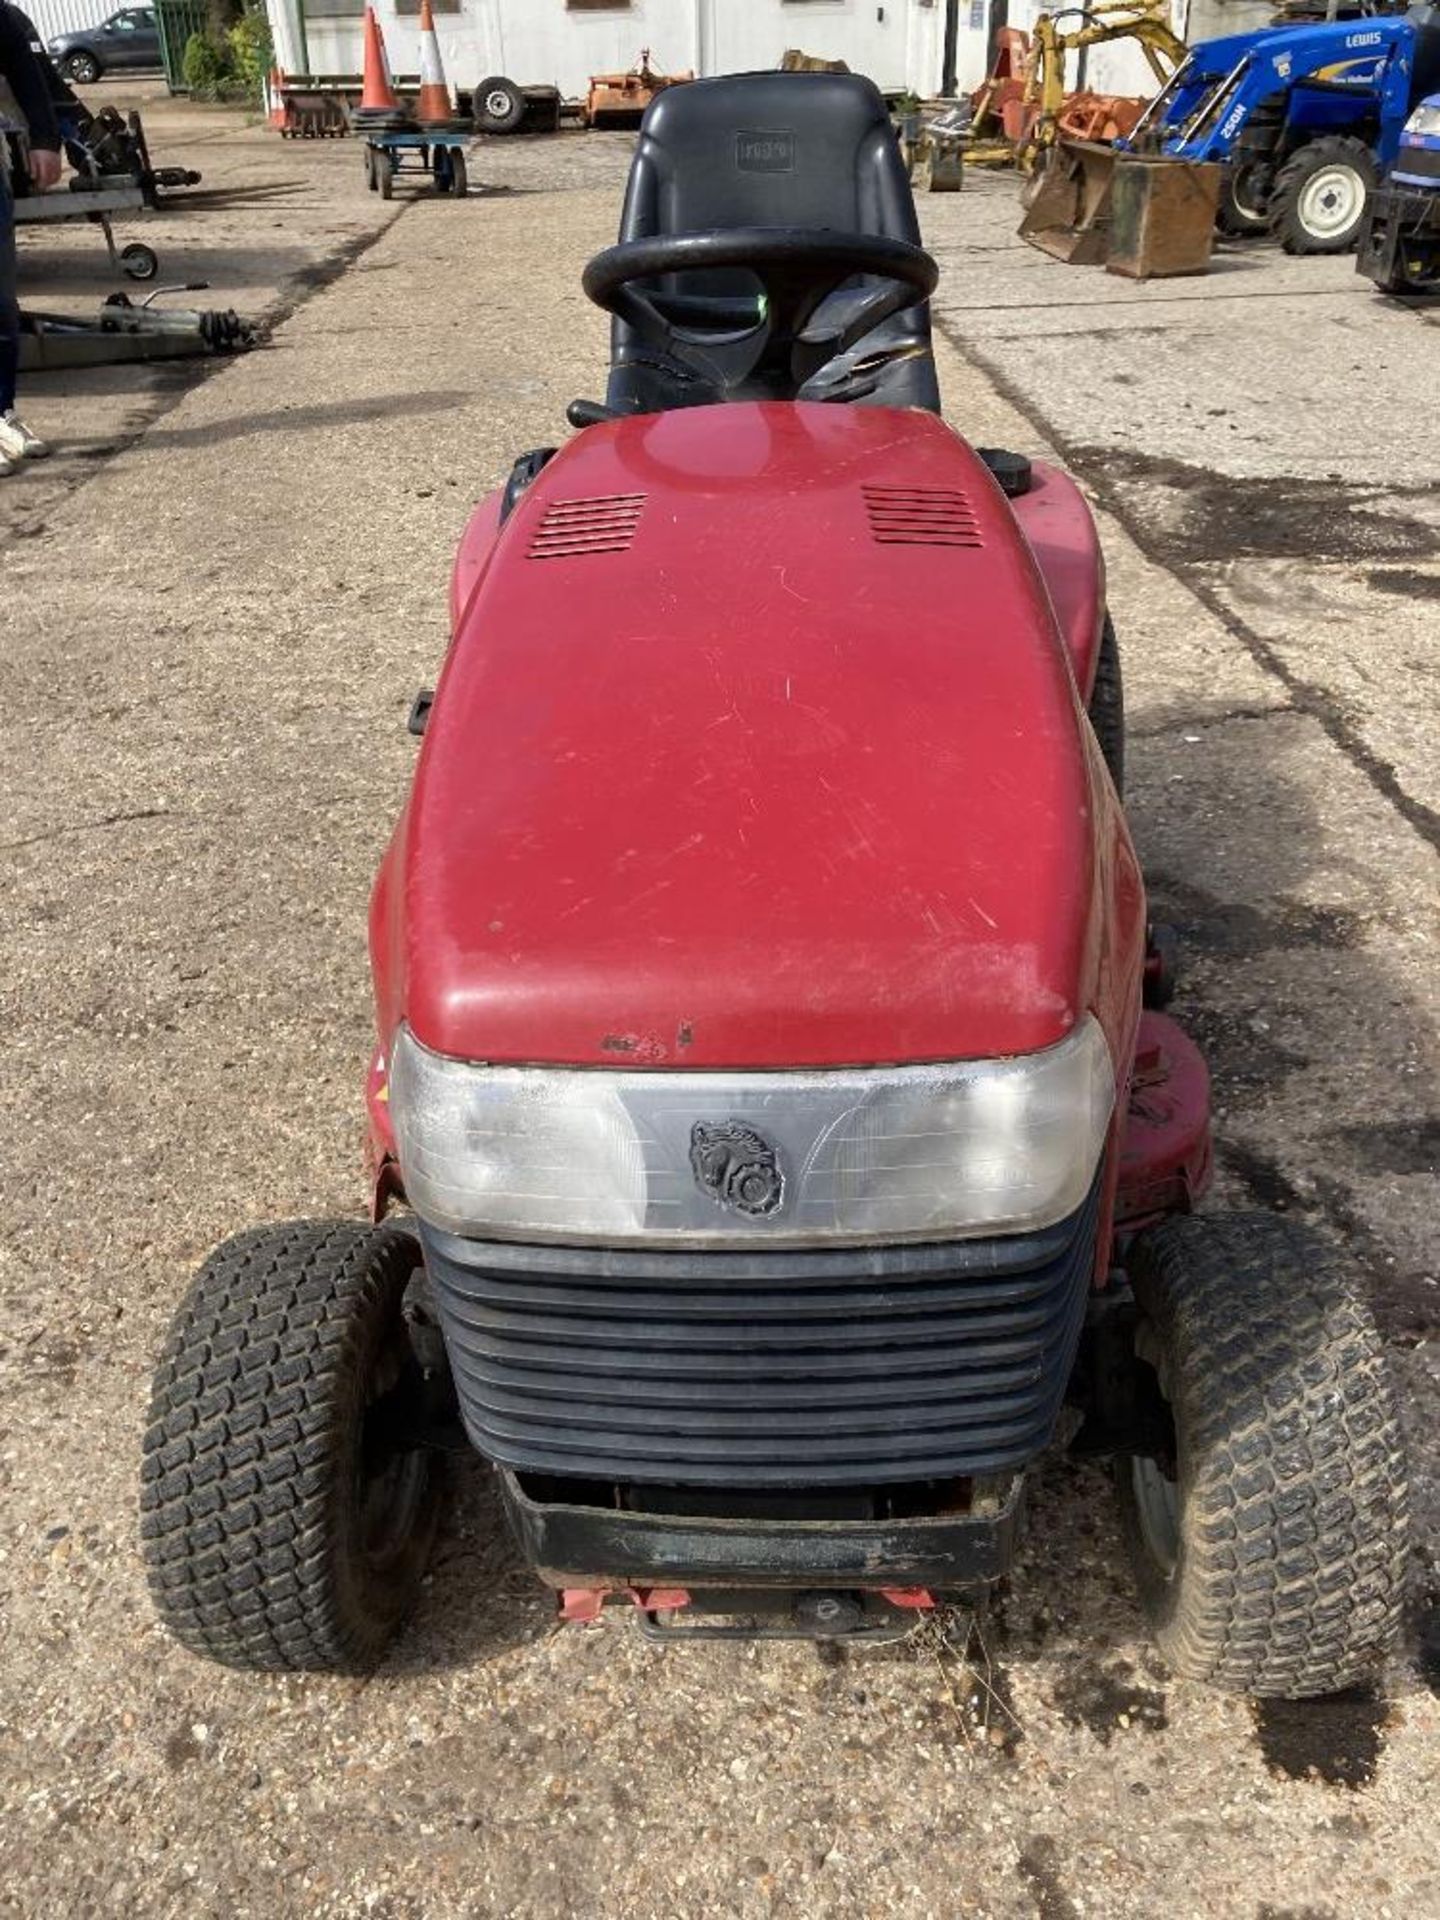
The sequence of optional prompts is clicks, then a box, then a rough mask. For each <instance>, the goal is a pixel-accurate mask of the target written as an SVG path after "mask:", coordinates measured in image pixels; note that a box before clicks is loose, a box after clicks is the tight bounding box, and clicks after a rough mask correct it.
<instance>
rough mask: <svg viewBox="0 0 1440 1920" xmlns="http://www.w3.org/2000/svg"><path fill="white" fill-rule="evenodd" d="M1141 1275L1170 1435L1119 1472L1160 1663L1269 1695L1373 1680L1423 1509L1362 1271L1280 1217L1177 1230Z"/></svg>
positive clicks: (1148, 1251)
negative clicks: (1415, 1496) (1413, 1511)
mask: <svg viewBox="0 0 1440 1920" xmlns="http://www.w3.org/2000/svg"><path fill="white" fill-rule="evenodd" d="M1125 1264H1126V1270H1127V1273H1128V1275H1129V1278H1130V1282H1131V1285H1132V1287H1133V1289H1134V1293H1135V1300H1136V1306H1137V1308H1138V1312H1139V1319H1138V1324H1137V1330H1136V1336H1135V1351H1136V1355H1137V1358H1138V1359H1139V1360H1140V1361H1141V1362H1142V1363H1143V1364H1144V1365H1145V1366H1147V1367H1149V1368H1152V1369H1153V1372H1154V1378H1155V1380H1156V1382H1157V1383H1158V1386H1159V1390H1160V1396H1161V1403H1162V1406H1163V1407H1168V1424H1169V1427H1170V1431H1169V1433H1167V1435H1166V1437H1165V1439H1164V1441H1163V1444H1162V1446H1161V1448H1160V1450H1159V1451H1157V1452H1156V1453H1154V1454H1151V1455H1144V1456H1138V1455H1137V1456H1133V1457H1130V1458H1123V1459H1121V1460H1120V1461H1118V1462H1117V1480H1118V1486H1119V1494H1120V1509H1121V1520H1122V1524H1123V1528H1124V1532H1125V1536H1126V1542H1127V1545H1128V1547H1129V1550H1130V1556H1131V1559H1132V1561H1133V1564H1134V1569H1135V1574H1136V1578H1137V1581H1138V1583H1139V1588H1140V1598H1141V1601H1142V1604H1143V1606H1144V1609H1145V1613H1146V1615H1147V1616H1148V1619H1149V1623H1150V1627H1151V1630H1152V1632H1153V1633H1154V1635H1155V1639H1156V1641H1157V1643H1158V1645H1159V1648H1160V1651H1161V1653H1162V1654H1163V1655H1164V1657H1165V1659H1166V1660H1167V1661H1168V1662H1169V1664H1170V1666H1171V1667H1172V1668H1173V1669H1174V1670H1175V1672H1176V1673H1177V1674H1179V1675H1180V1676H1181V1677H1182V1678H1184V1679H1187V1680H1204V1681H1208V1682H1209V1683H1210V1684H1211V1685H1212V1686H1217V1687H1222V1688H1225V1689H1226V1690H1228V1691H1233V1692H1240V1693H1248V1694H1253V1695H1258V1696H1261V1697H1267V1698H1278V1699H1286V1700H1297V1699H1304V1698H1306V1697H1308V1696H1310V1695H1314V1694H1323V1693H1333V1692H1335V1691H1337V1690H1338V1689H1340V1688H1342V1687H1347V1686H1351V1685H1353V1684H1355V1683H1356V1682H1357V1681H1360V1680H1362V1679H1364V1678H1366V1677H1367V1676H1368V1675H1369V1674H1370V1673H1371V1672H1372V1670H1373V1669H1374V1668H1375V1667H1376V1665H1377V1664H1378V1663H1379V1662H1380V1661H1381V1660H1382V1659H1383V1658H1384V1656H1385V1653H1386V1650H1387V1649H1388V1648H1389V1646H1390V1645H1391V1642H1392V1641H1393V1639H1394V1637H1395V1634H1396V1632H1397V1631H1398V1629H1399V1625H1400V1614H1401V1605H1402V1599H1403V1590H1404V1583H1405V1562H1406V1551H1407V1511H1408V1501H1407V1488H1406V1473H1405V1460H1404V1453H1403V1449H1402V1444H1401V1437H1400V1428H1399V1423H1398V1421H1397V1418H1396V1413H1395V1403H1394V1399H1393V1397H1392V1393H1391V1388H1390V1381H1389V1377H1388V1374H1387V1370H1386V1363H1385V1355H1384V1352H1383V1349H1382V1347H1381V1344H1380V1336H1379V1334H1378V1333H1377V1331H1376V1328H1375V1323H1374V1321H1373V1319H1372V1318H1371V1315H1370V1310H1369V1308H1368V1306H1367V1305H1366V1304H1365V1301H1364V1299H1363V1297H1362V1295H1361V1292H1360V1289H1359V1286H1358V1283H1357V1281H1356V1279H1355V1277H1354V1275H1353V1274H1352V1273H1351V1272H1350V1271H1349V1269H1348V1267H1347V1265H1346V1263H1345V1262H1344V1261H1343V1260H1342V1259H1341V1257H1340V1256H1339V1255H1338V1253H1337V1252H1336V1251H1335V1249H1334V1248H1332V1247H1331V1246H1330V1245H1329V1244H1328V1243H1327V1242H1326V1241H1324V1240H1322V1239H1321V1238H1320V1237H1319V1236H1318V1235H1316V1234H1313V1233H1311V1232H1310V1231H1309V1230H1308V1229H1306V1228H1304V1227H1302V1226H1301V1225H1300V1224H1299V1223H1297V1222H1295V1221H1293V1220H1288V1219H1284V1218H1281V1217H1278V1216H1275V1215H1271V1214H1249V1213H1245V1214H1233V1215H1231V1216H1229V1217H1228V1218H1220V1219H1215V1220H1207V1219H1204V1218H1196V1217H1187V1218H1177V1219H1171V1220H1167V1221H1165V1222H1163V1223H1162V1224H1161V1225H1160V1226H1158V1227H1156V1228H1154V1229H1152V1230H1151V1231H1150V1232H1148V1233H1145V1234H1142V1235H1141V1236H1140V1237H1139V1238H1138V1239H1137V1241H1136V1242H1135V1243H1134V1245H1133V1246H1132V1247H1131V1249H1130V1251H1129V1253H1128V1254H1127V1256H1126V1262H1125ZM1163 1418H1164V1416H1163V1413H1162V1420H1163Z"/></svg>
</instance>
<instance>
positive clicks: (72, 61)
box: [61, 53, 101, 87]
mask: <svg viewBox="0 0 1440 1920" xmlns="http://www.w3.org/2000/svg"><path fill="white" fill-rule="evenodd" d="M61 72H62V73H63V74H64V75H65V78H66V79H67V80H73V81H75V82H76V84H77V85H79V86H82V87H91V86H94V84H95V82H96V81H97V80H98V79H99V78H100V73H101V67H100V62H99V61H98V60H97V59H96V58H95V56H94V54H93V53H72V54H71V55H70V56H69V58H68V59H67V60H66V62H65V64H64V66H63V67H62V68H61Z"/></svg>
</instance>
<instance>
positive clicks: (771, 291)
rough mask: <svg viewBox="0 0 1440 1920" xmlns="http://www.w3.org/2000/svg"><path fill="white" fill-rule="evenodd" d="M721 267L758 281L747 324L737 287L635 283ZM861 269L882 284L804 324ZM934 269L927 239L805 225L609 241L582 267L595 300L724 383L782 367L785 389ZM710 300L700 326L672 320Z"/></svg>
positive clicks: (662, 348) (873, 323) (917, 298)
mask: <svg viewBox="0 0 1440 1920" xmlns="http://www.w3.org/2000/svg"><path fill="white" fill-rule="evenodd" d="M722 267H744V268H748V269H749V271H750V272H752V273H753V274H754V275H755V276H756V278H757V279H758V280H759V282H760V285H761V287H762V289H763V299H761V300H760V301H759V302H756V303H754V305H755V306H758V310H759V311H758V317H757V318H754V319H752V320H750V323H749V324H748V325H747V324H745V319H746V318H748V314H746V313H745V307H746V304H747V303H743V302H737V301H735V300H734V299H733V298H719V299H717V300H715V301H714V302H713V303H711V302H707V301H704V300H703V299H695V298H687V297H685V296H683V295H666V294H664V293H661V292H659V291H658V290H656V289H655V288H647V287H643V286H641V285H639V284H637V283H639V282H642V281H652V280H657V279H659V278H661V277H662V276H663V275H665V274H671V273H687V272H696V271H700V270H704V271H709V270H712V269H717V268H722ZM857 274H868V275H872V276H874V277H875V278H877V279H880V280H883V281H884V282H885V284H884V285H883V286H879V287H876V288H875V289H873V291H871V292H868V293H864V294H862V295H861V296H860V297H858V298H857V299H855V300H853V301H847V302H846V303H845V306H844V309H843V312H841V313H840V314H839V315H838V317H837V320H836V321H835V323H834V324H831V325H828V326H826V325H822V326H820V327H814V326H812V325H811V324H810V323H811V321H812V320H813V318H814V316H815V312H816V309H817V308H818V307H819V306H820V304H821V302H822V301H823V300H824V299H825V298H826V296H827V295H828V294H831V293H833V292H834V291H835V289H836V288H837V287H840V286H843V285H844V283H845V282H846V281H847V280H852V279H854V278H855V276H856V275H857ZM939 278H940V269H939V268H938V267H937V266H936V264H935V262H934V261H933V260H932V259H931V257H930V255H929V254H928V253H926V252H925V250H924V248H923V247H915V246H911V245H910V244H909V242H908V241H905V240H890V239H886V238H885V237H884V236H882V235H880V234H872V233H839V232H831V231H829V230H827V229H824V228H821V229H819V230H818V231H817V230H816V229H814V228H811V227H731V228H728V229H726V230H724V231H722V232H716V233H676V234H664V235H659V236H657V237H656V238H654V239H651V240H627V241H624V242H622V243H621V245H619V246H618V247H607V248H606V250H605V252H604V253H598V254H596V256H595V258H594V259H593V260H592V261H591V262H590V264H589V266H588V267H586V269H585V274H584V279H583V282H582V284H583V286H584V288H585V291H586V293H587V294H588V295H589V296H590V298H591V299H592V300H593V301H594V302H595V304H596V305H597V306H600V307H604V308H605V309H606V311H607V312H609V313H613V314H614V315H615V316H616V317H617V318H618V319H620V320H623V321H624V323H625V325H626V326H627V327H630V328H631V329H632V330H633V331H634V333H635V334H636V335H637V336H638V337H639V338H640V339H641V340H642V341H643V342H644V343H645V345H646V346H648V347H652V348H654V349H655V351H656V352H658V353H664V354H668V355H669V356H670V358H671V359H673V360H678V361H679V362H680V363H681V365H682V366H685V367H688V368H689V369H690V370H691V371H692V372H693V373H695V374H697V375H698V376H699V377H700V378H701V379H702V380H705V381H707V382H709V383H711V384H712V385H714V386H715V387H717V388H719V389H720V390H721V391H722V392H727V391H729V390H731V389H733V388H735V387H738V386H740V385H741V384H742V383H743V382H744V381H745V380H747V379H749V378H750V377H751V375H752V374H755V373H757V372H760V371H766V372H769V371H774V372H775V373H777V374H779V375H782V376H783V377H784V379H785V383H786V385H788V386H789V387H790V388H792V389H797V388H799V387H801V386H803V385H804V383H805V382H806V381H807V380H809V379H811V378H812V377H813V376H814V375H815V374H816V373H818V372H819V371H820V369H821V368H822V367H823V366H825V365H826V364H827V363H828V362H829V361H831V360H833V359H834V358H835V357H836V355H837V354H842V353H848V352H849V350H850V348H851V347H853V346H854V345H855V344H856V342H857V341H859V340H863V339H864V337H865V335H866V334H867V333H872V332H873V331H874V330H875V328H876V327H878V326H879V325H880V323H881V322H882V321H884V320H888V319H889V318H890V316H891V315H892V314H896V313H903V312H905V311H907V310H908V309H909V308H911V307H918V306H919V305H920V304H921V302H922V301H923V300H925V299H926V298H927V297H928V295H930V294H931V293H933V292H934V290H935V283H936V282H937V280H938V279H939ZM666 308H668V309H669V311H668V312H667V311H666V310H665V309H666ZM707 310H708V311H709V312H710V313H711V315H712V320H711V327H710V330H709V331H708V332H705V333H696V332H693V331H691V330H689V329H687V328H685V327H684V326H683V325H681V324H679V322H680V321H681V320H682V319H683V318H685V317H687V316H688V315H689V314H695V315H697V316H698V314H699V313H701V312H704V311H707ZM742 316H743V317H742ZM717 322H718V325H719V328H720V330H719V331H717V330H716V323H717Z"/></svg>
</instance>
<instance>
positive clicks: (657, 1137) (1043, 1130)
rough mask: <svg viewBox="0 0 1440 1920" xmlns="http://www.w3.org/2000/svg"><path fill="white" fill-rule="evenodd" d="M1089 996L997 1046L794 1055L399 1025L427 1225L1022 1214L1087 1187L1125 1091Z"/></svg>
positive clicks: (978, 1228) (412, 1173) (737, 1232)
mask: <svg viewBox="0 0 1440 1920" xmlns="http://www.w3.org/2000/svg"><path fill="white" fill-rule="evenodd" d="M1114 1098H1115V1082H1114V1072H1113V1068H1112V1066H1111V1061H1110V1053H1109V1049H1108V1047H1107V1046H1106V1043H1105V1036H1104V1034H1103V1033H1102V1032H1101V1030H1100V1028H1099V1026H1098V1025H1097V1023H1096V1022H1095V1021H1094V1019H1092V1018H1091V1017H1090V1016H1089V1015H1087V1016H1086V1018H1085V1019H1084V1021H1083V1022H1082V1024H1081V1025H1080V1026H1078V1027H1077V1028H1076V1030H1075V1031H1074V1033H1072V1034H1071V1035H1070V1036H1069V1037H1068V1038H1067V1039H1066V1040H1064V1041H1062V1042H1061V1044H1060V1045H1059V1046H1056V1047H1051V1048H1049V1049H1047V1050H1046V1051H1045V1052H1043V1053H1033V1054H1024V1055H1020V1056H1018V1057H1016V1058H1013V1059H1007V1060H986V1061H978V1062H967V1063H959V1064H955V1065H941V1066H921V1067H878V1068H863V1069H862V1068H853V1069H851V1068H846V1069H841V1070H836V1071H815V1072H802V1071H796V1072H794V1073H670V1072H655V1073H609V1072H604V1071H599V1070H595V1071H589V1070H577V1069H570V1068H551V1067H481V1066H472V1065H469V1064H467V1063H466V1062H464V1061H460V1060H452V1059H448V1058H445V1057H444V1056H442V1055H440V1054H435V1053H431V1052H430V1051H429V1050H428V1049H427V1048H425V1047H422V1046H421V1045H420V1044H419V1042H418V1041H417V1040H416V1039H415V1038H414V1036H413V1035H412V1034H411V1033H410V1032H409V1030H408V1028H404V1027H402V1028H401V1030H400V1033H399V1037H398V1038H397V1040H396V1043H395V1047H394V1051H393V1054H392V1058H391V1063H390V1102H391V1111H392V1113H393V1115H394V1119H395V1136H396V1141H397V1144H398V1147H399V1152H400V1166H401V1171H402V1173H403V1174H404V1178H405V1189H406V1193H407V1195H408V1197H409V1199H410V1203H411V1205H412V1206H413V1207H414V1208H415V1210H416V1212H417V1213H418V1214H419V1215H420V1216H421V1218H422V1219H424V1220H426V1221H427V1222H429V1223H430V1224H431V1225H432V1226H436V1227H441V1228H446V1229H449V1230H450V1231H452V1232H455V1233H463V1234H468V1235H476V1236H480V1237H495V1238H501V1239H512V1240H516V1239H538V1240H570V1241H581V1242H597V1241H598V1242H602V1243H605V1244H609V1245H636V1244H655V1243H660V1244H665V1243H679V1244H684V1245H694V1246H714V1247H724V1246H731V1247H733V1246H747V1245H749V1246H755V1245H757V1244H767V1245H773V1244H776V1243H787V1244H790V1245H799V1246H806V1245H810V1246H813V1245H824V1244H827V1243H831V1242H851V1243H855V1242H865V1241H882V1242H891V1241H895V1240H936V1239H940V1240H944V1239H954V1238H959V1237H963V1236H967V1235H975V1234H980V1233H997V1232H1006V1233H1020V1232H1025V1231H1027V1230H1031V1229H1035V1228H1039V1227H1045V1226H1050V1225H1052V1224H1053V1223H1054V1222H1056V1221H1057V1220H1062V1219H1064V1218H1065V1216H1066V1215H1067V1214H1069V1213H1072V1212H1073V1211H1074V1210H1075V1209H1076V1208H1077V1207H1078V1206H1079V1205H1080V1203H1081V1201H1082V1200H1083V1199H1084V1197H1085V1195H1086V1193H1087V1192H1088V1191H1089V1187H1090V1183H1091V1180H1092V1179H1093V1178H1094V1174H1095V1169H1096V1166H1097V1164H1098V1162H1099V1158H1100V1154H1101V1150H1102V1148H1103V1146H1104V1143H1105V1135H1106V1131H1107V1129H1108V1127H1109V1123H1110V1114H1111V1110H1112V1108H1113V1106H1114Z"/></svg>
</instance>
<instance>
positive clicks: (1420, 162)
mask: <svg viewBox="0 0 1440 1920" xmlns="http://www.w3.org/2000/svg"><path fill="white" fill-rule="evenodd" d="M1395 171H1396V173H1403V174H1408V175H1409V176H1410V178H1411V179H1412V180H1413V179H1419V180H1434V181H1435V182H1436V183H1437V184H1440V147H1402V148H1401V149H1400V151H1399V153H1398V154H1397V155H1396V157H1395ZM1401 184H1402V185H1403V182H1402V183H1401Z"/></svg>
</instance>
